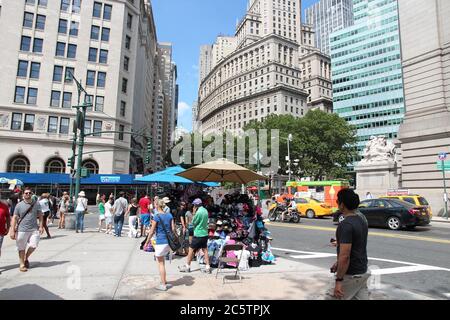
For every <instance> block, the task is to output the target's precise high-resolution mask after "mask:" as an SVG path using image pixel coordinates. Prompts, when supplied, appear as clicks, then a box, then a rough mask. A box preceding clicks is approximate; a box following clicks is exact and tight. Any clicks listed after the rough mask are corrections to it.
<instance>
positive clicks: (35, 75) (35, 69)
mask: <svg viewBox="0 0 450 320" xmlns="http://www.w3.org/2000/svg"><path fill="white" fill-rule="evenodd" d="M40 70H41V64H40V63H39V62H32V63H31V68H30V78H32V79H39V73H40Z"/></svg>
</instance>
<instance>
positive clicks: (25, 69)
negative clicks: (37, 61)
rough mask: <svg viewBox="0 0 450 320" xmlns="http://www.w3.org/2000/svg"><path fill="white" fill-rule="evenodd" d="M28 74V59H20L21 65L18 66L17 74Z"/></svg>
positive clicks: (20, 75) (21, 75)
mask: <svg viewBox="0 0 450 320" xmlns="http://www.w3.org/2000/svg"><path fill="white" fill-rule="evenodd" d="M27 74H28V61H24V60H19V66H18V67H17V76H18V77H26V76H27Z"/></svg>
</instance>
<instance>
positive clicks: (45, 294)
mask: <svg viewBox="0 0 450 320" xmlns="http://www.w3.org/2000/svg"><path fill="white" fill-rule="evenodd" d="M0 300H64V299H63V298H61V297H60V296H58V295H56V294H54V293H52V292H50V291H48V290H46V289H44V288H42V287H40V286H38V285H35V284H24V285H21V286H18V287H15V288H10V289H3V290H1V291H0Z"/></svg>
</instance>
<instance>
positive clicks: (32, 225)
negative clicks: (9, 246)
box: [10, 188, 44, 272]
mask: <svg viewBox="0 0 450 320" xmlns="http://www.w3.org/2000/svg"><path fill="white" fill-rule="evenodd" d="M38 219H39V227H38V224H37V220H38ZM11 227H12V228H11V233H10V236H11V239H12V240H16V246H17V250H18V251H19V261H20V267H19V270H20V271H21V272H26V271H28V269H29V268H30V262H29V258H30V256H31V254H32V253H33V252H34V250H36V248H37V246H38V244H39V240H40V236H41V235H42V233H43V232H44V216H43V214H42V210H41V206H40V204H39V201H35V200H32V192H31V190H30V189H29V188H26V189H25V191H24V193H23V201H21V202H19V203H18V204H17V205H16V208H15V209H14V215H13V219H12V223H11ZM27 247H28V249H27Z"/></svg>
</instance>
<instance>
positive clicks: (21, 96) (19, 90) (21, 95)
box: [14, 86, 25, 103]
mask: <svg viewBox="0 0 450 320" xmlns="http://www.w3.org/2000/svg"><path fill="white" fill-rule="evenodd" d="M14 102H17V103H24V102H25V87H18V86H16V93H15V95H14Z"/></svg>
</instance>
